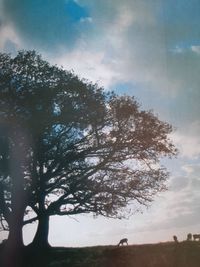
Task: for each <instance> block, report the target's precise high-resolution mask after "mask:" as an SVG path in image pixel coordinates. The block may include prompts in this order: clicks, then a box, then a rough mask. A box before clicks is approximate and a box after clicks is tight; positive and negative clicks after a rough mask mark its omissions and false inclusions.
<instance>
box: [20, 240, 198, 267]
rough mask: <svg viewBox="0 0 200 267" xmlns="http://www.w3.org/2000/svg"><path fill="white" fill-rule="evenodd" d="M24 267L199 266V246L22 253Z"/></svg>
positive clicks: (195, 244)
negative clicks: (23, 255)
mask: <svg viewBox="0 0 200 267" xmlns="http://www.w3.org/2000/svg"><path fill="white" fill-rule="evenodd" d="M25 255H26V257H25V264H24V266H26V267H40V266H41V267H50V266H51V267H68V266H70V267H199V266H200V243H199V242H181V243H178V244H175V243H172V242H167V243H159V244H144V245H129V246H121V247H116V246H97V247H85V248H63V247H56V248H55V247H54V248H50V249H47V250H46V251H41V250H40V251H37V250H35V251H33V250H32V249H28V248H26V250H25Z"/></svg>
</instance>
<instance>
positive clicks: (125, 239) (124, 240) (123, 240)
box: [118, 238, 128, 247]
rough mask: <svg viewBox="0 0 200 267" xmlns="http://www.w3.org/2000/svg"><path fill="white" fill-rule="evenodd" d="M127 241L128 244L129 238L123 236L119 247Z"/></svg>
mask: <svg viewBox="0 0 200 267" xmlns="http://www.w3.org/2000/svg"><path fill="white" fill-rule="evenodd" d="M125 243H126V245H128V238H123V239H121V240H120V241H119V244H118V247H119V246H120V245H122V246H123V244H125Z"/></svg>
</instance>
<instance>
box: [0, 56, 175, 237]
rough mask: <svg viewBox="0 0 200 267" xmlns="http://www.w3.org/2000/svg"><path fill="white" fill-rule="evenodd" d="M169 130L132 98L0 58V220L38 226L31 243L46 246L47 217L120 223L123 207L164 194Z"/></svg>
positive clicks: (38, 61) (42, 64)
mask: <svg viewBox="0 0 200 267" xmlns="http://www.w3.org/2000/svg"><path fill="white" fill-rule="evenodd" d="M171 131H172V127H171V125H169V124H168V123H166V122H163V121H161V120H159V119H158V117H157V116H155V115H154V114H153V112H152V111H144V110H141V109H140V106H139V104H138V103H137V102H136V100H135V99H134V97H130V96H125V95H124V96H119V95H116V94H115V93H114V92H106V91H105V90H104V89H103V88H100V87H99V86H98V85H97V84H92V83H90V82H88V81H86V80H81V79H80V78H79V77H77V76H76V75H75V74H74V73H73V72H68V71H66V70H64V69H62V68H60V67H58V66H55V65H51V64H49V63H48V62H47V61H45V60H43V59H42V58H41V56H40V55H38V54H37V53H36V52H35V51H20V52H19V53H18V54H17V55H16V57H14V58H12V57H11V56H10V55H8V54H0V185H1V189H0V202H1V204H0V213H1V216H2V218H4V219H5V220H6V221H7V223H8V225H9V228H12V227H14V226H13V225H12V222H13V220H15V222H16V220H19V221H20V220H22V222H21V227H22V225H23V224H26V223H29V222H32V221H34V220H38V221H39V225H38V231H37V233H36V238H35V240H37V241H38V240H40V241H41V236H43V237H44V240H47V237H48V220H49V217H50V216H53V215H72V214H80V213H90V212H92V213H94V214H96V215H103V216H106V217H113V218H121V217H122V216H123V215H124V214H125V213H124V211H125V208H126V206H127V205H128V204H130V203H134V202H135V203H139V204H143V205H146V204H148V203H149V202H151V201H152V200H153V196H154V195H155V194H156V193H157V192H160V191H162V190H164V189H165V181H166V179H167V177H168V172H167V170H166V168H165V167H163V166H162V165H161V164H160V159H161V158H162V157H165V156H168V157H171V156H174V155H175V154H176V152H177V151H176V148H175V147H174V145H173V144H172V142H171V140H170V139H169V134H170V133H171ZM19 199H20V200H21V201H19ZM28 208H31V209H32V210H33V211H34V212H35V216H34V217H33V218H31V219H26V217H25V216H24V215H25V211H27V210H28ZM19 211H21V213H20V212H19ZM19 214H21V217H20V216H19ZM20 218H21V219H20ZM18 227H20V226H19V225H18Z"/></svg>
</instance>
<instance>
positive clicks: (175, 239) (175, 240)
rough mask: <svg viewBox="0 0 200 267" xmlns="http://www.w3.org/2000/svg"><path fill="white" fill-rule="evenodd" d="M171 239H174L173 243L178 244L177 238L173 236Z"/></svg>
mask: <svg viewBox="0 0 200 267" xmlns="http://www.w3.org/2000/svg"><path fill="white" fill-rule="evenodd" d="M173 239H174V242H175V243H178V238H177V236H176V235H174V236H173Z"/></svg>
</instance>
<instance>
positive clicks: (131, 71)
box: [0, 0, 200, 246]
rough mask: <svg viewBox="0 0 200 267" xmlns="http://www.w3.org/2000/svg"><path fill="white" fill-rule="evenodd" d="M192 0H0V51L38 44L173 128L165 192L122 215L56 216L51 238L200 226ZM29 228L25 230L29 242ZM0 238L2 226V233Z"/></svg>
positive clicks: (105, 237) (74, 240)
mask: <svg viewBox="0 0 200 267" xmlns="http://www.w3.org/2000/svg"><path fill="white" fill-rule="evenodd" d="M199 25H200V2H199V0H190V1H188V0H177V1H173V0H167V1H164V0H148V1H147V0H123V1H119V0H101V1H97V0H93V1H91V0H57V1H54V0H29V1H26V0H0V37H1V38H0V50H1V51H4V52H11V53H13V54H15V53H16V51H17V50H19V49H35V50H37V51H38V52H39V53H41V54H42V55H43V56H44V57H45V58H46V59H47V60H48V61H50V62H51V63H56V64H58V65H62V66H63V67H64V68H66V69H68V70H70V69H73V70H74V71H75V73H77V74H78V75H79V76H80V77H84V78H86V79H89V80H91V81H93V82H97V83H98V84H99V85H101V86H103V87H104V88H105V90H110V89H112V90H115V91H116V92H117V93H119V94H123V93H126V94H130V95H134V96H136V98H137V99H138V101H139V102H140V103H141V104H142V107H143V108H147V109H153V110H154V111H155V113H156V114H158V115H159V117H160V118H161V119H164V120H166V121H168V122H170V123H172V124H173V125H174V128H175V131H174V132H173V134H172V139H173V140H174V142H175V144H176V145H177V147H178V148H179V150H180V153H179V156H178V158H177V159H173V160H172V161H166V164H167V166H168V168H169V170H170V172H171V176H170V179H169V181H168V186H169V190H168V192H166V193H163V194H161V195H160V196H157V197H156V198H155V201H154V203H153V204H152V206H151V207H150V208H149V209H148V210H146V209H144V210H143V214H140V213H139V214H135V215H134V216H133V217H131V218H129V219H128V220H111V219H109V220H108V219H104V218H98V219H94V218H93V217H92V216H76V217H73V218H69V217H66V218H63V217H62V218H59V217H55V218H54V219H52V220H51V231H50V242H51V243H52V244H53V245H65V246H87V245H99V244H116V243H117V242H118V240H119V239H121V238H122V237H124V236H127V237H128V239H129V243H148V242H160V241H167V240H171V239H172V236H173V235H174V234H176V235H177V236H178V238H179V239H180V240H183V239H185V238H186V236H187V234H188V233H189V232H192V233H196V232H198V231H199V229H200V224H199V221H200V212H199V210H200V204H199V203H200V175H199V173H200V172H199V170H200V162H199V159H200V118H199V114H200V88H199V84H200V75H199V73H200V27H199ZM35 227H36V225H32V226H31V227H28V228H25V231H24V232H25V241H26V242H28V240H30V237H31V235H32V234H33V232H34V228H35ZM1 235H2V233H1Z"/></svg>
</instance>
